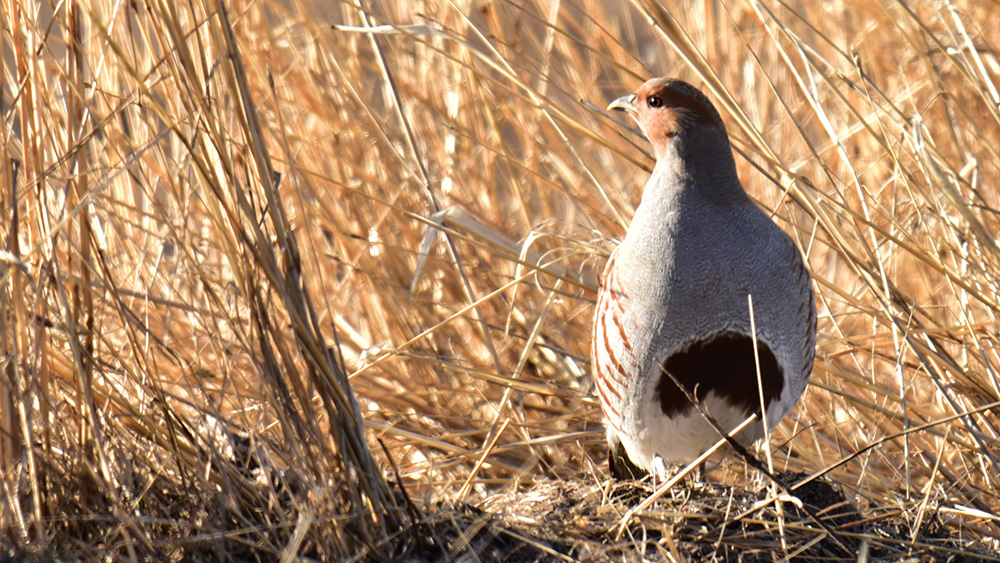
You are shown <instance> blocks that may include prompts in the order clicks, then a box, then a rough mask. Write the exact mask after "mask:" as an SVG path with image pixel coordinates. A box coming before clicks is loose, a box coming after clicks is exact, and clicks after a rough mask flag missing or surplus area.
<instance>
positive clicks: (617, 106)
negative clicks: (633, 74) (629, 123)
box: [608, 94, 635, 113]
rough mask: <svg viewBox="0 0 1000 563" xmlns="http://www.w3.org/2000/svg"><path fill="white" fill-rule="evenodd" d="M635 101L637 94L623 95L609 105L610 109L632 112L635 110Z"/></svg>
mask: <svg viewBox="0 0 1000 563" xmlns="http://www.w3.org/2000/svg"><path fill="white" fill-rule="evenodd" d="M634 101H635V94H629V95H628V96H622V97H620V98H618V99H617V100H615V101H613V102H611V103H610V104H609V105H608V111H611V110H617V111H624V112H626V113H632V112H633V111H635V106H634V105H632V102H634Z"/></svg>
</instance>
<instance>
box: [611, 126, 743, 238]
mask: <svg viewBox="0 0 1000 563" xmlns="http://www.w3.org/2000/svg"><path fill="white" fill-rule="evenodd" d="M658 152H659V151H658ZM659 156H660V157H659V158H658V159H657V162H656V168H655V169H654V170H653V174H652V176H650V178H649V181H648V182H647V183H646V187H645V188H644V190H643V193H642V202H641V203H640V204H639V207H638V208H637V209H636V211H635V216H634V217H633V218H632V222H631V224H630V226H629V232H628V234H627V235H626V238H625V241H623V247H624V248H622V250H621V251H622V252H626V253H628V252H638V253H640V254H643V253H648V252H651V251H652V252H658V251H666V247H670V246H672V245H674V244H675V243H677V241H676V240H674V239H675V238H676V237H678V236H682V238H683V234H684V233H691V232H693V231H692V229H694V230H695V231H696V230H698V229H700V228H701V227H700V226H699V225H701V224H703V223H705V222H706V221H705V218H706V217H711V216H721V215H726V214H728V211H727V210H730V211H732V210H733V209H734V207H738V206H743V205H753V203H752V202H751V201H750V198H749V196H747V194H746V192H745V191H744V190H743V186H742V185H741V184H740V182H739V178H738V177H737V175H736V164H735V162H734V161H733V155H732V150H731V149H730V147H729V143H728V142H727V141H726V139H725V137H724V136H722V135H715V137H714V138H712V136H711V135H690V136H687V137H684V136H676V137H674V138H673V139H672V140H671V143H670V144H669V145H667V146H666V147H664V149H663V151H662V154H660V155H659ZM721 220H724V219H721ZM708 222H709V223H711V221H708ZM681 231H683V232H684V233H682V232H681Z"/></svg>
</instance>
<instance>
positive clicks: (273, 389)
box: [0, 0, 1000, 561]
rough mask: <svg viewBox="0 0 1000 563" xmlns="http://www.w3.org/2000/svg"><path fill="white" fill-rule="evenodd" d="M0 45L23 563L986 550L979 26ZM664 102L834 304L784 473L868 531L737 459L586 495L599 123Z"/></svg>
mask: <svg viewBox="0 0 1000 563" xmlns="http://www.w3.org/2000/svg"><path fill="white" fill-rule="evenodd" d="M2 18H3V19H2V21H3V29H2V43H0V48H2V49H3V51H2V56H0V61H2V62H0V64H2V65H3V66H2V72H0V80H2V82H0V91H2V99H0V117H2V124H0V146H2V150H3V154H2V161H0V245H2V247H0V381H2V384H0V477H2V478H0V486H2V489H0V498H2V499H4V501H3V502H2V503H0V532H2V533H0V548H2V549H0V560H5V559H4V558H13V559H14V560H41V561H50V560H51V561H55V560H58V561H62V560H84V561H96V560H116V561H117V560H126V561H168V560H177V561H179V560H193V561H201V560H233V561H245V560H253V559H256V560H262V561H271V560H281V561H292V560H334V561H336V560H441V561H454V560H461V561H476V560H497V559H511V560H525V561H534V560H546V561H548V560H551V561H557V560H571V561H572V560H605V559H616V560H636V561H639V560H646V559H654V560H677V561H683V560H720V561H721V560H731V561H736V560H745V561H751V560H758V558H759V559H766V560H768V561H770V560H772V555H774V556H775V557H801V558H804V559H823V558H825V560H844V561H855V560H858V558H859V557H862V556H864V557H868V558H869V560H878V559H880V558H882V559H886V560H893V561H897V560H929V559H935V560H948V559H949V558H958V560H963V559H960V558H966V559H964V560H980V559H986V558H989V557H991V556H990V555H989V554H990V553H993V552H995V551H996V550H997V549H998V546H1000V519H998V516H997V515H998V513H1000V490H998V488H997V487H998V484H997V483H998V478H997V475H1000V416H998V410H997V409H998V407H1000V376H998V374H997V370H998V369H1000V354H998V351H997V338H998V330H997V329H998V324H997V313H998V311H1000V279H998V276H1000V247H998V244H1000V243H998V232H1000V215H998V212H1000V155H998V148H997V147H998V146H1000V94H998V87H997V84H998V81H1000V54H998V51H997V49H998V48H1000V45H998V42H1000V5H998V4H997V3H996V2H995V1H993V0H985V1H977V0H966V1H958V2H955V3H950V2H923V1H889V0H875V1H860V0H828V1H823V2H820V1H803V2H794V1H793V2H785V1H780V0H775V1H772V0H763V1H759V0H703V1H699V2H690V3H689V2H671V1H668V0H660V1H659V2H658V1H657V0H633V1H632V2H624V3H622V4H621V5H619V3H618V2H614V1H611V0H607V1H598V0H563V1H555V0H551V1H544V0H526V1H524V2H505V1H488V0H457V1H450V2H445V1H426V2H423V1H419V0H406V1H402V2H392V1H381V0H371V1H363V2H361V3H360V4H355V3H353V2H350V1H346V2H315V1H310V0H285V1H281V2H275V1H257V2H249V1H245V0H232V1H228V2H224V1H222V0H204V1H203V0H192V1H190V2H177V3H174V2H169V1H167V0H145V1H141V2H119V1H117V0H94V1H92V2H78V1H76V0H68V1H66V2H37V3H36V2H30V1H25V0H5V1H4V2H3V15H2ZM667 74H669V75H675V76H679V77H682V78H684V79H686V80H688V81H690V82H692V83H694V84H696V85H698V86H699V87H701V88H703V89H704V90H705V91H706V92H707V93H708V94H709V95H710V97H711V98H712V99H713V100H714V101H715V103H716V104H717V106H718V107H719V109H720V111H721V113H722V114H723V116H724V118H725V119H726V122H727V126H728V128H729V131H730V135H731V137H732V140H733V146H734V149H735V150H736V152H737V164H738V167H739V170H740V174H741V177H742V178H743V180H744V183H745V185H746V187H747V189H748V191H749V192H750V193H751V194H752V195H753V196H754V197H755V198H756V199H757V200H758V201H759V202H760V204H761V205H762V206H764V207H765V208H767V209H770V210H773V212H774V217H775V220H776V221H777V222H778V223H779V224H780V225H781V226H782V227H783V228H784V229H786V230H787V231H788V232H789V233H791V234H792V236H793V237H794V238H795V240H796V241H797V242H798V243H799V245H800V247H801V248H802V250H803V252H804V253H805V254H806V256H807V258H808V262H809V265H810V268H811V271H812V274H813V276H814V279H815V281H816V289H817V299H818V307H819V312H820V318H819V342H818V350H817V361H816V366H815V370H814V372H813V376H812V381H811V383H812V384H811V385H810V387H809V389H808V390H807V392H806V395H805V396H804V398H803V400H802V401H801V403H800V404H799V406H798V407H797V408H796V410H795V411H794V412H793V414H792V416H790V417H789V418H787V419H786V420H785V421H784V422H783V423H782V424H781V426H780V428H779V431H778V432H777V434H776V435H775V436H773V437H772V440H771V442H770V450H771V452H770V453H771V454H772V458H773V459H772V462H773V466H774V469H773V472H774V473H781V472H784V474H785V475H786V477H785V478H784V479H783V482H785V484H786V485H787V486H790V487H792V489H791V490H790V493H791V494H790V495H786V496H795V494H796V493H795V491H796V490H799V491H804V490H805V488H804V487H805V486H806V484H805V481H806V479H807V476H817V475H821V476H822V477H820V479H821V480H822V481H823V482H826V483H831V484H832V485H833V487H834V489H836V491H837V492H836V496H837V498H840V499H842V500H845V501H847V502H849V503H850V506H851V507H852V509H853V508H857V510H858V511H859V512H860V515H861V516H859V518H861V521H860V522H859V521H857V520H856V519H855V520H854V521H851V522H848V523H846V524H845V523H844V522H843V521H836V520H835V519H833V518H832V517H830V514H832V513H828V514H827V515H824V514H822V513H820V514H817V513H816V512H815V511H813V513H812V514H808V513H802V512H799V511H798V509H797V507H796V506H795V503H794V502H792V501H783V502H774V500H773V496H774V494H777V493H780V492H781V489H780V488H779V487H778V486H777V485H775V484H773V483H770V482H769V480H768V479H766V478H762V477H761V476H760V474H759V473H758V472H756V471H754V470H752V469H748V468H747V466H746V464H744V462H743V461H742V460H739V459H736V460H733V461H731V462H729V463H725V464H723V465H722V466H720V467H718V468H716V469H715V470H714V471H712V472H711V473H710V474H709V477H710V479H711V480H712V481H713V484H711V485H707V486H703V485H689V486H686V487H685V486H680V485H679V486H678V487H676V488H675V489H674V490H672V491H671V492H670V494H669V495H667V497H666V498H663V499H660V501H658V502H657V503H653V504H652V505H651V506H649V507H645V506H643V507H638V508H641V509H636V508H637V507H636V504H635V502H632V501H630V500H629V498H628V497H629V494H638V495H639V498H646V495H647V493H648V491H649V490H651V487H639V488H638V489H634V490H632V493H628V492H627V491H626V494H625V495H624V496H622V495H616V494H610V493H609V494H610V496H609V495H606V494H605V493H606V492H613V491H611V489H610V488H609V487H608V486H607V485H608V482H607V479H608V478H607V473H606V470H605V468H604V462H603V459H604V455H605V453H604V452H605V445H604V440H603V432H602V430H601V420H600V409H599V407H598V406H597V403H596V401H595V398H594V395H593V393H592V390H591V384H590V380H589V376H588V369H589V366H588V364H589V331H590V323H591V315H592V311H593V305H594V298H595V287H596V284H597V282H598V275H599V272H600V271H601V268H602V267H603V265H604V262H605V260H606V258H607V256H608V253H609V250H610V249H612V248H613V247H614V244H615V242H614V241H615V239H616V238H617V237H620V236H622V234H623V233H624V230H625V227H626V225H627V223H628V218H629V217H630V216H631V214H632V212H633V210H634V208H635V206H636V204H637V203H638V200H639V196H640V192H641V186H642V183H643V182H644V180H645V178H646V177H647V176H648V173H649V171H650V169H651V166H652V159H651V156H650V154H649V150H648V147H647V144H646V143H645V141H644V140H643V139H642V138H641V136H640V135H639V134H638V133H637V131H636V130H635V129H634V128H633V127H632V126H631V124H629V123H625V122H623V121H622V120H621V118H620V116H612V115H609V114H608V113H607V112H605V111H604V110H603V108H604V107H605V106H606V105H607V103H608V101H610V100H611V99H613V98H615V97H618V96H620V95H622V94H624V93H627V92H630V91H631V90H633V89H634V88H635V87H636V86H637V85H638V84H640V83H641V82H642V81H644V80H645V79H646V78H648V77H650V76H654V75H667ZM765 453H766V452H765ZM763 457H764V456H763V455H761V458H762V459H763ZM816 482H820V481H813V483H816ZM706 487H707V488H706ZM796 487H798V488H796ZM699 491H700V492H699ZM758 501H762V502H758ZM630 508H632V509H636V510H633V511H632V512H629V509H630ZM841 508H843V506H841ZM619 531H621V532H622V533H621V534H619ZM906 558H912V559H906Z"/></svg>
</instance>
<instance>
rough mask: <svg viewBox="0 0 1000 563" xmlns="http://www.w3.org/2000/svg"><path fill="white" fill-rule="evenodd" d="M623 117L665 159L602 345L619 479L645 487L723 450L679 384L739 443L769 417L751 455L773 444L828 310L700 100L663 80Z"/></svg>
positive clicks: (608, 281)
mask: <svg viewBox="0 0 1000 563" xmlns="http://www.w3.org/2000/svg"><path fill="white" fill-rule="evenodd" d="M612 110H617V111H623V112H625V113H626V114H628V115H629V116H630V117H631V118H632V119H634V120H635V122H636V123H637V124H638V125H639V128H640V129H641V130H642V132H643V134H644V135H645V136H646V138H647V139H648V140H649V141H650V143H651V144H652V146H653V152H654V154H655V156H656V165H655V167H654V169H653V172H652V175H651V176H650V178H649V180H648V181H647V182H646V184H645V187H644V188H643V192H642V199H641V201H640V203H639V206H638V207H637V208H636V211H635V214H634V216H633V218H632V220H631V222H630V224H629V227H628V230H627V231H626V234H625V237H624V238H623V239H622V241H621V243H620V244H619V245H618V247H617V248H616V249H615V250H614V251H613V252H612V253H611V256H610V258H609V260H608V263H607V266H606V267H605V270H604V275H603V279H602V282H601V286H600V289H599V292H598V297H597V307H596V311H595V315H594V325H593V334H592V342H591V343H592V350H591V357H592V375H593V379H594V387H595V388H596V391H597V395H598V396H599V399H600V404H601V409H602V411H603V414H604V417H605V420H606V426H607V440H608V467H609V471H610V473H611V474H612V476H614V477H616V478H619V479H638V478H641V477H643V476H645V475H647V474H653V475H659V476H663V475H664V474H665V473H666V471H667V470H668V467H669V466H671V465H676V464H682V463H689V462H691V461H693V460H694V459H696V458H697V457H698V456H699V455H701V454H702V453H704V452H705V451H706V450H708V448H710V447H711V446H712V445H714V444H715V443H716V442H717V441H718V440H719V438H720V434H719V431H718V430H717V429H716V428H715V427H713V426H712V425H711V424H710V423H709V422H708V420H707V418H706V417H705V416H704V414H702V412H701V410H700V409H699V408H698V407H696V406H695V405H694V404H692V403H691V401H690V400H689V399H688V395H687V394H685V393H684V392H683V391H682V390H681V389H680V388H679V387H678V383H679V384H680V385H683V387H684V388H685V389H686V390H687V391H688V392H689V393H690V394H691V396H693V397H695V398H696V401H697V402H698V403H699V405H700V406H701V409H703V410H705V411H707V413H709V414H710V415H711V416H712V418H714V419H715V421H716V422H717V423H718V424H719V426H720V427H721V429H722V430H725V431H727V432H729V431H731V430H732V429H734V428H736V427H737V426H738V425H739V424H740V423H742V422H743V421H744V420H745V419H746V418H747V417H749V416H750V415H751V414H753V413H756V414H757V415H758V418H757V421H756V422H754V423H752V424H751V425H750V426H747V427H746V428H744V429H743V431H742V433H740V434H739V435H737V436H736V439H737V440H738V441H739V442H740V443H742V444H744V445H747V444H752V443H754V442H756V441H758V440H759V439H760V438H761V437H763V436H764V428H763V424H762V423H761V422H760V420H761V418H765V419H766V424H767V427H768V429H770V430H773V429H774V428H775V427H776V426H777V425H778V423H779V422H780V421H781V420H782V419H783V418H784V417H785V416H786V415H787V414H788V413H789V412H790V411H791V410H792V408H793V407H794V406H795V404H796V403H797V402H798V400H799V398H800V397H801V395H802V394H803V392H804V391H805V388H806V384H807V382H808V380H809V375H810V373H811V371H812V365H813V358H814V355H815V347H816V304H815V297H814V292H813V284H812V278H811V276H810V275H809V272H808V270H807V268H806V263H805V261H804V259H803V256H802V253H801V252H800V251H799V249H798V247H797V246H796V244H795V242H794V241H793V240H792V238H791V237H790V236H789V235H788V234H786V233H785V232H784V231H783V230H782V229H781V228H780V227H779V226H778V225H777V224H776V223H775V222H774V221H773V220H772V219H771V217H770V216H769V215H768V213H766V212H765V211H764V210H762V209H761V208H760V207H758V206H757V204H756V203H754V201H753V200H752V199H751V198H750V196H749V195H748V194H747V192H746V191H745V189H744V188H743V185H742V183H741V182H740V179H739V177H738V176H737V172H736V163H735V160H734V159H733V152H732V147H731V146H730V144H729V137H728V135H727V133H726V127H725V124H724V123H723V121H722V118H721V116H720V115H719V112H718V111H717V110H716V109H715V106H713V105H712V102H711V101H710V100H709V99H708V98H707V97H706V96H705V95H704V94H703V93H702V92H701V91H700V90H698V89H697V88H695V87H694V86H692V85H690V84H688V83H687V82H684V81H682V80H679V79H674V78H653V79H651V80H649V81H647V82H646V83H645V84H643V85H642V86H641V87H640V88H639V89H638V90H636V91H635V93H634V94H631V95H628V96H623V97H621V98H618V99H616V100H614V101H613V102H611V104H610V105H609V106H608V111H612ZM751 300H752V311H753V314H754V316H753V323H751V315H750V311H751ZM755 339H756V350H755V346H754V340H755ZM758 366H759V372H760V373H759V375H760V382H761V384H760V386H758V384H757V382H758ZM762 402H763V404H764V412H765V414H764V415H763V417H762V416H761V403H762Z"/></svg>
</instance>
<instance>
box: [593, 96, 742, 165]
mask: <svg viewBox="0 0 1000 563" xmlns="http://www.w3.org/2000/svg"><path fill="white" fill-rule="evenodd" d="M608 110H618V111H624V112H625V113H627V114H629V115H630V116H632V119H634V120H635V121H636V123H638V124H639V127H640V128H641V129H642V132H643V133H645V135H646V138H647V139H649V142H651V143H652V144H653V152H654V153H655V154H656V158H657V159H659V158H661V157H662V156H663V155H664V154H666V151H667V147H668V146H669V144H670V142H671V141H673V140H674V139H675V138H676V137H678V136H683V135H687V134H690V133H691V132H693V131H694V130H696V129H699V128H701V127H709V128H714V129H715V130H717V131H718V132H719V133H721V135H722V138H723V139H726V126H725V125H724V124H723V123H722V117H720V116H719V112H718V111H716V109H715V106H713V105H712V102H710V101H709V100H708V98H707V97H705V94H702V93H701V91H700V90H698V89H697V88H695V87H694V86H691V85H690V84H688V83H687V82H684V81H683V80H677V79H675V78H653V79H650V80H648V81H647V82H646V83H645V84H643V85H642V86H640V87H639V89H638V90H636V91H635V93H634V94H631V95H629V96H622V97H621V98H618V99H617V100H615V101H613V102H611V104H610V105H609V106H608Z"/></svg>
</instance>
